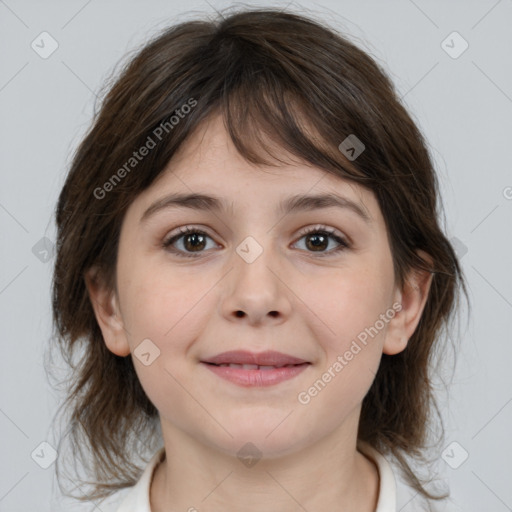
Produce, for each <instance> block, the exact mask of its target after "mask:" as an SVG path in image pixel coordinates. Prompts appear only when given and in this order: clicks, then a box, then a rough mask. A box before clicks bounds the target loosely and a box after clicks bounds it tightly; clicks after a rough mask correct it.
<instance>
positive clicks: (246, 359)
mask: <svg viewBox="0 0 512 512" xmlns="http://www.w3.org/2000/svg"><path fill="white" fill-rule="evenodd" d="M202 362H203V363H213V364H230V363H233V364H257V365H258V366H285V365H287V364H302V363H308V362H309V361H306V360H304V359H300V358H299V357H294V356H290V355H288V354H283V353H282V352H275V351H273V350H268V351H266V352H248V351H246V350H231V351H229V352H222V354H217V355H216V356H213V357H209V358H208V359H205V360H204V361H202Z"/></svg>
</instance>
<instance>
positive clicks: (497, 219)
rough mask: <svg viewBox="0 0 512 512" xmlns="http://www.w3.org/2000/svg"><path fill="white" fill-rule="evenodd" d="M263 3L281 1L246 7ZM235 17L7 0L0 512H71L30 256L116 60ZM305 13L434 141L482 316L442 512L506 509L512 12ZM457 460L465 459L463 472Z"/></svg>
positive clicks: (166, 4)
mask: <svg viewBox="0 0 512 512" xmlns="http://www.w3.org/2000/svg"><path fill="white" fill-rule="evenodd" d="M258 4H259V5H281V6H282V7H284V6H285V5H287V2H278V3H273V4H270V3H263V2H250V3H248V4H247V5H258ZM228 5H230V2H223V1H218V0H210V3H208V2H206V1H192V0H187V1H178V0H173V1H157V0H151V1H144V2H142V1H139V2H133V1H131V2H127V1H121V0H115V1H99V0H92V1H91V0H90V1H84V0H68V1H60V2H57V1H44V2H36V1H19V0H5V1H2V0H0V48H1V62H0V108H1V117H0V144H1V151H0V172H1V180H2V181H1V187H0V226H1V233H2V243H1V246H0V247H1V253H0V257H1V262H0V308H1V314H2V321H1V323H0V326H1V327H0V328H1V333H2V334H1V335H2V345H1V346H2V357H1V358H0V368H1V369H0V379H1V385H2V387H1V390H2V394H1V400H0V432H1V436H0V446H1V478H0V511H33V510H38V511H50V510H51V511H60V510H71V509H73V510H75V508H74V507H71V504H70V503H69V502H66V501H64V500H63V499H62V498H60V497H59V496H58V492H57V486H56V482H55V481H54V475H53V469H54V466H53V465H52V466H50V467H49V468H48V469H42V468H41V467H40V466H39V465H37V464H36V463H35V462H34V460H33V459H32V458H31V454H32V453H33V452H34V450H36V449H39V450H41V448H40V444H41V443H42V442H45V441H46V442H50V443H51V442H52V441H51V440H52V432H51V430H50V422H51V419H52V417H53V414H54V413H55V411H56V406H57V397H56V396H55V394H54V392H53V391H52V390H51V389H50V387H49V385H48V383H47V380H46V376H45V373H44V370H43V362H42V361H43V353H44V349H45V345H46V343H47V339H48V337H49V335H50V329H51V312H50V292H49V291H50V281H51V269H52V263H53V259H50V260H49V261H48V262H46V263H45V262H44V261H41V258H42V259H43V260H44V259H45V258H44V256H45V253H44V252H43V251H42V250H41V249H40V248H39V250H37V248H38V247H39V246H38V245H36V244H38V243H40V242H39V241H40V240H41V239H42V238H43V237H47V238H48V239H50V240H51V241H55V229H54V225H53V219H52V217H51V216H52V212H53V208H54V206H55V202H56V200H57V196H58V193H59V190H60V187H61V186H62V183H63V178H64V175H65V172H66V170H67V166H68V165H69V162H70V158H71V153H72V151H73V150H74V149H75V147H76V145H77V143H78V142H79V140H80V138H81V136H82V135H83V134H84V132H85V130H86V128H87V127H88V125H89V122H90V119H91V115H92V111H93V106H94V100H95V94H96V93H98V91H99V88H100V87H101V85H103V82H104V79H105V78H106V77H107V76H108V75H109V74H110V72H111V71H112V69H113V68H114V66H115V65H116V64H117V62H118V61H119V59H121V58H123V57H124V56H125V54H126V52H127V51H129V50H132V49H134V48H135V47H136V46H138V45H139V44H140V43H141V42H143V41H146V40H147V39H148V38H149V37H151V36H152V35H153V34H154V33H155V31H156V30H157V29H160V28H162V27H164V26H165V25H166V24H168V23H173V22H176V21H183V20H185V19H187V18H188V17H189V14H187V12H188V11H189V10H191V9H194V10H197V11H199V12H210V13H212V12H213V11H214V9H221V8H223V7H225V6H228ZM301 6H303V7H305V8H307V9H310V10H311V12H312V14H315V15H317V16H320V17H323V19H325V20H328V21H329V22H332V23H334V24H335V25H336V26H338V27H339V28H340V29H342V30H345V31H346V32H347V33H348V34H349V35H350V36H351V37H353V38H358V39H361V45H362V46H363V48H364V49H366V50H367V51H369V52H370V53H371V54H372V55H373V56H374V57H375V58H376V59H377V60H378V61H379V62H380V63H381V64H382V65H383V66H384V67H385V69H386V70H387V71H388V72H389V73H390V75H391V77H392V79H393V81H394V82H395V84H396V85H397V87H398V90H399V91H400V93H401V95H402V96H403V98H404V102H405V103H406V105H407V107H408V108H409V110H410V112H411V113H412V114H413V116H414V118H415V119H416V120H417V122H418V124H419V126H420V128H421V130H422V131H423V132H424V134H425V135H426V137H427V139H428V141H429V144H430V146H431V150H432V154H433V157H434V158H435V161H436V165H437V170H438V173H439V177H440V181H441V186H442V194H443V200H444V204H445V208H446V218H447V224H446V232H447V234H448V237H449V238H452V237H456V238H457V239H458V242H457V247H458V248H459V250H460V254H461V255H462V254H463V256H462V260H461V261H462V265H463V267H464V271H465V273H466V276H467V278H468V281H469V285H470V290H471V301H472V305H473V314H472V316H471V318H470V319H469V324H468V327H467V329H466V328H465V325H466V324H465V320H464V319H465V316H464V314H463V316H462V318H463V320H462V323H461V326H462V328H461V334H462V335H463V340H462V342H461V345H460V346H461V350H460V352H459V353H458V356H457V357H458V365H457V370H456V373H455V378H454V381H453V384H452V385H451V388H450V389H451V393H450V399H449V401H448V402H446V401H445V400H444V399H443V401H442V403H443V417H444V420H445V424H446V427H447V438H446V439H447V442H446V443H445V444H446V446H448V445H449V444H450V443H452V442H456V443H458V444H457V445H452V446H451V447H450V448H449V449H448V450H447V452H446V456H445V459H446V461H449V462H450V464H448V463H447V462H446V461H445V460H444V459H442V458H441V459H440V460H439V465H438V471H439V476H440V477H441V478H443V479H445V480H446V481H447V482H448V483H449V485H450V488H451V493H452V499H451V501H450V502H448V503H447V504H446V505H445V506H444V508H443V507H441V508H442V509H443V510H457V511H458V510H464V511H481V510H492V511H493V512H501V511H506V510H512V486H511V485H510V484H511V483H512V470H511V468H510V458H511V455H512V441H511V436H510V432H511V425H512V403H511V402H512V385H511V384H512V377H511V372H510V362H511V359H512V357H511V356H512V339H511V336H510V331H511V329H512V274H511V272H510V261H511V249H512V242H511V235H512V230H511V225H512V222H511V221H512V188H511V187H512V172H511V170H512V169H511V165H510V162H511V158H510V153H509V152H510V148H511V146H512V143H511V140H510V138H511V135H512V121H511V119H512V71H511V57H510V55H511V50H512V31H510V26H511V24H512V1H511V0H501V1H495V0H490V1H479V2H475V1H473V2H468V1H452V2H443V1H436V2H426V1H420V0H414V1H412V0H397V1H387V2H377V1H373V2H369V1H355V0H354V1H349V0H342V1H338V2H336V1H334V0H330V1H329V0H324V1H323V2H322V3H316V2H310V1H302V2H301V3H300V4H297V3H296V4H293V5H292V7H296V8H297V7H301ZM305 13H306V14H308V12H307V11H306V12H305ZM43 31H47V32H49V33H50V34H51V36H52V37H53V38H54V39H55V40H56V41H57V42H58V45H59V46H58V49H57V50H56V51H55V52H54V53H53V54H52V55H51V56H50V57H48V58H47V59H43V58H41V57H40V56H39V55H38V54H37V53H36V52H35V51H34V50H33V49H32V48H31V43H32V41H34V40H36V42H37V41H38V39H37V38H38V36H39V34H40V33H41V32H43ZM453 31H457V32H458V33H459V34H460V35H461V36H462V37H463V38H464V39H465V40H466V41H467V43H468V44H469V47H468V49H467V50H466V51H465V52H464V53H462V54H461V55H460V56H458V58H452V57H451V56H450V55H449V54H448V53H447V52H446V51H445V49H444V48H443V46H442V42H443V40H445V39H446V38H447V37H448V36H449V35H450V34H451V33H452V32H453ZM452 39H453V36H451V38H449V39H448V40H447V43H445V44H449V45H450V46H453V48H452V49H451V52H452V53H453V52H457V51H458V50H459V49H460V48H462V47H461V46H460V41H457V40H456V39H455V40H454V42H453V43H452V42H451V40H452ZM356 42H357V41H356ZM47 48H48V46H47ZM34 246H36V250H34V252H36V253H37V254H38V257H37V256H36V254H34V252H33V247H34ZM43 249H44V248H43ZM465 251H467V252H465ZM49 256H51V252H50V253H49V255H48V257H49ZM447 375H448V373H447ZM463 450H465V451H466V452H467V453H468V454H469V457H468V459H467V460H465V461H464V462H463V463H462V464H461V465H460V467H458V468H457V469H453V468H452V467H451V466H456V465H457V464H458V463H460V461H461V460H462V458H463V455H464V451H463ZM313 477H314V476H313ZM399 491H400V492H399V500H398V501H399V503H398V508H399V510H401V511H402V512H411V511H412V510H417V507H418V505H417V503H418V499H417V498H416V499H415V498H414V494H413V493H408V492H407V489H405V487H404V486H403V485H402V484H400V487H399ZM86 508H87V507H86ZM90 508H91V507H90V504H89V507H88V509H90ZM76 510H79V508H78V507H77V508H76ZM80 510H81V509H80Z"/></svg>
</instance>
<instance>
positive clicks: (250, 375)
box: [201, 363, 309, 387]
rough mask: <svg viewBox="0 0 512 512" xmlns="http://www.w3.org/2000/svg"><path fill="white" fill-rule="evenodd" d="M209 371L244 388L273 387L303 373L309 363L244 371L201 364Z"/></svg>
mask: <svg viewBox="0 0 512 512" xmlns="http://www.w3.org/2000/svg"><path fill="white" fill-rule="evenodd" d="M201 364H203V365H204V366H206V367H207V368H208V369H209V370H210V371H212V372H213V373H215V374H216V375H218V376H219V377H222V378H223V379H226V380H229V381H230V382H233V384H238V385H239V386H244V387H262V386H273V385H274V384H279V383H280V382H283V381H285V380H289V379H291V378H293V377H295V376H296V375H298V374H299V373H301V372H303V371H304V370H305V369H306V368H307V367H308V366H309V363H304V364H298V365H295V366H289V367H282V368H276V369H275V370H244V369H242V368H231V367H230V366H215V365H214V364H208V363H201Z"/></svg>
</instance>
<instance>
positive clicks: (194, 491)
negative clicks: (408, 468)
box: [150, 429, 379, 512]
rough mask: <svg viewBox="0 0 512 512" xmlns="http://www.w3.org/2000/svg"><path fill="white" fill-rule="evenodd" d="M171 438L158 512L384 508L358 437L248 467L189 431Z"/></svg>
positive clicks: (336, 438)
mask: <svg viewBox="0 0 512 512" xmlns="http://www.w3.org/2000/svg"><path fill="white" fill-rule="evenodd" d="M352 430H354V429H352ZM168 433H169V431H167V434H168ZM172 433H173V435H172V436H167V438H166V437H165V435H164V441H165V448H166V454H167V456H166V457H165V460H164V461H162V463H161V464H160V465H159V466H158V467H157V468H156V469H155V472H154V476H153V481H152V484H151V489H150V501H151V511H152V512H163V511H165V512H171V511H178V510H180V511H183V510H187V511H191V512H194V511H196V510H197V511H199V510H200V511H201V512H203V511H204V512H219V511H229V510H244V512H245V511H247V512H261V511H267V510H279V511H281V512H296V511H297V510H299V509H302V510H307V511H309V512H316V511H320V510H326V509H327V510H339V511H345V510H358V511H359V512H374V511H375V508H376V506H377V501H378V495H379V475H378V470H377V467H376V466H375V464H374V463H373V462H372V461H371V460H370V459H368V458H367V457H366V456H364V455H363V454H361V453H360V452H358V451H357V450H356V441H357V440H356V438H355V436H353V438H350V439H347V438H346V437H344V436H340V435H339V433H337V432H334V433H331V434H330V435H328V436H326V437H324V438H322V439H321V440H320V441H318V442H317V443H316V444H314V445H309V446H308V447H307V448H304V449H302V450H299V451H298V452H295V453H292V454H289V455H286V456H283V457H279V458H272V459H268V458H262V459H260V460H259V461H258V462H257V463H256V464H254V465H253V466H250V467H246V466H244V464H242V463H241V462H240V461H239V460H238V459H237V458H236V457H233V456H228V455H226V454H224V453H221V452H219V451H217V450H214V449H212V448H211V447H208V446H205V445H204V444H201V443H198V442H197V440H192V439H191V438H190V437H188V436H187V435H186V434H184V433H183V432H182V431H173V432H172Z"/></svg>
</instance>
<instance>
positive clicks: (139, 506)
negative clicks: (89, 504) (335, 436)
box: [95, 442, 396, 512]
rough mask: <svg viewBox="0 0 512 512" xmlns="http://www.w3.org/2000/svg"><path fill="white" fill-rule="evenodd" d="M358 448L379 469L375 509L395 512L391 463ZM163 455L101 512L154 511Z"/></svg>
mask: <svg viewBox="0 0 512 512" xmlns="http://www.w3.org/2000/svg"><path fill="white" fill-rule="evenodd" d="M357 448H358V450H359V451H360V452H362V453H364V454H365V455H366V456H367V457H369V458H370V459H372V460H373V461H374V462H375V464H376V465H377V469H378V471H379V478H380V485H379V499H378V502H377V508H376V509H375V512H396V482H395V477H394V475H393V470H392V468H391V466H390V464H389V463H388V461H387V460H386V459H385V458H384V456H383V455H382V454H380V453H379V452H378V451H376V450H375V449H374V448H373V447H372V446H370V445H369V444H367V443H362V442H359V443H358V445H357ZM164 454H165V449H164V447H162V448H160V449H159V450H158V451H157V452H156V453H155V454H154V455H153V457H152V458H151V460H150V461H149V462H148V464H147V466H146V468H145V469H144V472H143V473H142V475H141V477H140V479H139V481H138V482H137V483H136V484H135V485H134V486H132V487H128V488H126V489H122V490H120V491H117V492H115V493H114V494H113V495H111V496H110V497H109V498H107V499H106V500H105V501H104V502H103V503H98V506H99V507H100V509H101V510H102V512H151V508H150V502H149V489H150V486H151V481H152V478H153V472H154V470H155V469H156V467H157V465H158V464H159V463H160V462H161V461H162V460H163V458H164ZM95 510H96V507H95Z"/></svg>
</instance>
